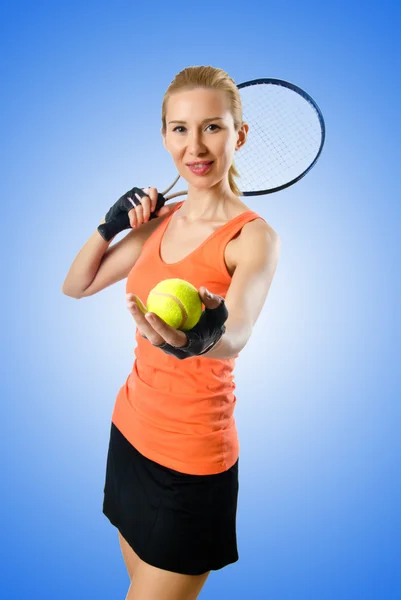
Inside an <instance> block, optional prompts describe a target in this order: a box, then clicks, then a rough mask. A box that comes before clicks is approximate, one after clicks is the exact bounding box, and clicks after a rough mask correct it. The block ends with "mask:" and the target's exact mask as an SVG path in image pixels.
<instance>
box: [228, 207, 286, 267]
mask: <svg viewBox="0 0 401 600" xmlns="http://www.w3.org/2000/svg"><path fill="white" fill-rule="evenodd" d="M235 242H236V243H235V245H233V248H232V258H233V262H234V264H235V266H238V264H239V263H240V262H244V261H248V260H260V261H263V260H269V258H271V256H272V254H276V253H277V252H278V251H279V249H280V244H281V241H280V236H279V235H278V233H277V231H275V229H273V227H272V226H271V225H269V223H267V221H265V220H264V219H262V218H257V219H253V220H252V221H249V222H248V223H245V225H244V226H243V227H242V228H241V231H240V232H239V235H238V237H237V238H236V239H235Z"/></svg>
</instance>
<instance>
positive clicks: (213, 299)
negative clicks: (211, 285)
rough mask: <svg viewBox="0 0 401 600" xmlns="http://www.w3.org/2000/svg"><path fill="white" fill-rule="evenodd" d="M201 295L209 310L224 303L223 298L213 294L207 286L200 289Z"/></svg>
mask: <svg viewBox="0 0 401 600" xmlns="http://www.w3.org/2000/svg"><path fill="white" fill-rule="evenodd" d="M199 295H200V296H201V298H202V302H203V304H204V305H205V306H207V308H217V307H218V306H220V304H221V302H222V296H218V295H217V294H213V293H212V292H210V291H209V290H208V289H207V288H206V287H205V286H201V287H200V288H199Z"/></svg>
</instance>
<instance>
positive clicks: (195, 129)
mask: <svg viewBox="0 0 401 600" xmlns="http://www.w3.org/2000/svg"><path fill="white" fill-rule="evenodd" d="M247 131H248V126H247V125H246V124H243V126H242V128H241V130H240V131H235V128H234V121H233V116H232V114H231V112H230V109H229V100H228V97H227V94H226V93H225V92H223V91H222V90H211V89H202V88H197V89H194V90H186V91H183V92H177V93H175V94H173V95H172V96H170V98H169V100H168V103H167V115H166V133H165V135H163V142H164V146H165V147H166V149H167V150H168V151H169V152H170V154H171V156H172V158H173V160H174V163H175V166H176V168H177V170H178V172H179V173H180V175H181V176H182V177H183V178H184V179H185V180H186V181H188V183H191V184H193V185H194V186H195V187H198V188H208V187H211V186H212V185H215V184H217V183H218V182H220V181H222V180H223V179H226V180H227V182H228V171H229V169H230V166H231V164H232V161H233V157H234V153H235V150H236V149H238V148H239V147H240V146H241V145H242V144H243V143H244V142H245V139H246V133H247ZM202 162H203V163H205V162H211V163H212V164H211V165H209V166H205V165H203V167H201V166H198V165H199V163H202ZM189 163H198V164H197V165H196V166H191V167H190V166H189Z"/></svg>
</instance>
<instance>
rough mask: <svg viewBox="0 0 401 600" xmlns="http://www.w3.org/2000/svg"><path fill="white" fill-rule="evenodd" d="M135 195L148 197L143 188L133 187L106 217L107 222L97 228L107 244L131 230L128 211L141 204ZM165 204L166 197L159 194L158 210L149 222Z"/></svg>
mask: <svg viewBox="0 0 401 600" xmlns="http://www.w3.org/2000/svg"><path fill="white" fill-rule="evenodd" d="M135 193H137V194H138V196H140V197H141V198H143V197H144V196H146V195H147V194H145V192H144V191H143V190H142V189H141V188H137V187H133V188H132V190H130V191H129V192H127V193H126V194H124V195H123V196H121V198H119V200H117V202H116V203H115V204H113V206H112V207H111V208H110V210H109V211H108V213H107V214H106V216H105V221H106V222H105V223H102V224H101V225H99V227H98V228H97V230H98V232H99V233H100V235H101V236H102V238H103V239H104V240H105V241H106V242H109V241H110V240H111V239H112V238H113V237H114V236H116V235H117V234H118V233H120V232H121V231H124V229H131V225H130V223H129V216H128V211H130V210H131V208H135V207H136V206H138V205H139V204H140V202H139V200H138V198H136V197H135ZM165 202H166V199H165V197H164V196H163V195H162V194H158V196H157V202H156V208H155V210H154V212H151V213H150V215H149V221H150V220H151V219H155V218H156V217H157V214H156V213H157V212H158V211H159V210H160V209H161V207H162V206H164V204H165Z"/></svg>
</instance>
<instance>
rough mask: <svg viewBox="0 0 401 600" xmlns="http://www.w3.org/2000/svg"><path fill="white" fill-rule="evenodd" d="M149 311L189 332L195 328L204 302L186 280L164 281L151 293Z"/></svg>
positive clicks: (172, 325) (148, 304)
mask: <svg viewBox="0 0 401 600" xmlns="http://www.w3.org/2000/svg"><path fill="white" fill-rule="evenodd" d="M146 306H147V310H148V312H153V313H155V314H156V315H158V316H159V317H160V318H161V319H163V321H165V323H167V324H168V325H170V327H174V329H181V330H183V331H188V330H190V329H192V327H195V325H196V324H197V322H198V321H199V319H200V317H201V314H202V300H201V297H200V296H199V293H198V290H197V289H196V287H195V286H194V285H192V283H189V282H188V281H185V280H184V279H164V280H163V281H160V282H159V283H158V284H157V285H156V286H155V287H154V288H153V289H152V290H151V291H150V293H149V296H148V299H147V303H146Z"/></svg>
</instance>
